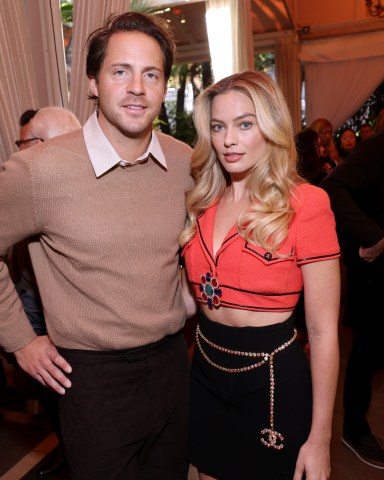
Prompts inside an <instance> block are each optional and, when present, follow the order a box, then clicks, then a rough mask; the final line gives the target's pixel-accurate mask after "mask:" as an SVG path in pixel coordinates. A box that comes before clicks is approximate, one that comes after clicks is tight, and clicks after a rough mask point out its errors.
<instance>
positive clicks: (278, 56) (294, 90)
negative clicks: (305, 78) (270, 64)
mask: <svg viewBox="0 0 384 480" xmlns="http://www.w3.org/2000/svg"><path fill="white" fill-rule="evenodd" d="M298 53H299V44H298V39H297V36H296V35H294V34H291V35H287V36H285V37H280V38H279V39H278V41H277V45H276V50H275V65H276V80H277V83H278V84H279V86H280V88H281V90H282V91H283V93H284V96H285V99H286V101H287V104H288V108H289V110H290V113H291V116H292V122H293V128H294V131H295V132H299V131H300V130H301V66H300V60H299V58H298Z"/></svg>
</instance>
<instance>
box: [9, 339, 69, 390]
mask: <svg viewBox="0 0 384 480" xmlns="http://www.w3.org/2000/svg"><path fill="white" fill-rule="evenodd" d="M14 354H15V357H16V360H17V362H18V364H19V365H20V367H21V368H22V369H23V370H25V371H26V372H27V373H28V374H29V375H31V376H32V377H33V378H34V379H36V380H37V381H39V382H40V383H42V384H43V385H45V386H46V387H49V388H51V389H52V390H54V391H55V392H57V393H59V394H60V395H64V394H65V388H70V387H71V385H72V384H71V382H70V380H69V379H68V378H67V377H66V376H65V375H64V372H65V373H71V372H72V367H71V366H70V365H69V363H68V362H67V361H66V360H65V359H64V358H63V357H62V356H61V355H60V354H59V352H58V351H57V349H56V347H55V346H54V345H53V343H52V342H51V341H50V339H49V337H48V336H46V335H43V336H39V337H36V338H35V339H34V340H33V341H32V342H30V343H28V344H27V345H25V346H24V347H23V348H20V350H17V351H16V352H14ZM64 387H65V388H64Z"/></svg>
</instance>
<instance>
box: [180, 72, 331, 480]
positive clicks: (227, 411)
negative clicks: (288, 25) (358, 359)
mask: <svg viewBox="0 0 384 480" xmlns="http://www.w3.org/2000/svg"><path fill="white" fill-rule="evenodd" d="M194 120H195V125H196V129H197V134H198V139H197V143H196V146H195V149H194V153H193V156H192V172H193V175H194V177H195V181H196V184H195V186H194V188H193V189H192V190H191V191H190V192H189V194H188V196H187V208H188V221H187V225H186V228H185V229H184V231H183V232H182V234H181V237H180V243H181V245H182V246H183V247H184V248H183V252H182V255H183V256H184V259H185V266H186V271H187V275H188V279H189V282H190V284H191V286H192V287H193V290H194V294H195V296H196V299H197V301H198V303H199V304H200V306H201V309H200V313H199V316H200V318H199V324H198V326H197V330H196V347H195V349H194V357H193V362H192V388H191V413H190V434H189V446H188V460H189V461H190V463H192V464H193V465H195V466H196V467H197V469H198V471H199V476H200V479H201V480H209V479H211V480H212V479H216V480H217V479H220V480H234V479H241V480H256V479H257V480H259V479H262V478H269V479H279V480H292V479H294V480H301V479H302V478H304V477H305V476H306V478H307V479H310V480H326V479H328V478H329V475H330V454H329V444H330V438H331V426H332V413H333V407H334V400H335V393H336V384H337V376H338V358H339V357H338V337H337V324H338V315H339V245H338V242H337V237H336V231H335V221H334V217H333V214H332V212H331V209H330V205H329V200H328V197H327V195H326V194H325V192H323V191H322V190H321V189H320V188H318V187H315V186H312V185H309V184H307V183H305V182H304V180H303V179H302V178H301V177H299V176H298V174H297V172H296V162H297V155H296V150H295V144H294V135H293V130H292V122H291V118H290V115H289V112H288V109H287V106H286V103H285V100H284V98H283V96H282V94H281V92H280V90H279V88H278V87H277V86H276V84H275V83H274V82H273V81H272V80H271V79H270V78H269V77H268V76H267V75H265V74H263V73H261V72H255V71H248V72H243V73H240V74H235V75H232V76H230V77H227V78H224V79H223V80H221V81H219V82H218V83H216V84H215V85H212V86H210V87H209V88H207V89H206V90H205V91H204V92H203V93H202V94H200V96H199V97H198V99H197V100H196V102H195V107H194ZM319 232H321V235H319ZM303 286H304V288H305V291H306V305H305V310H306V312H305V313H306V321H307V329H308V335H309V342H310V347H311V348H310V356H311V357H310V364H311V368H309V363H308V360H307V357H306V355H305V353H304V352H303V350H302V348H301V346H300V344H299V342H298V341H297V340H296V331H295V329H294V320H293V316H292V312H293V310H294V309H295V306H296V303H297V301H298V298H299V294H300V291H301V290H302V288H303ZM324 366H326V368H324Z"/></svg>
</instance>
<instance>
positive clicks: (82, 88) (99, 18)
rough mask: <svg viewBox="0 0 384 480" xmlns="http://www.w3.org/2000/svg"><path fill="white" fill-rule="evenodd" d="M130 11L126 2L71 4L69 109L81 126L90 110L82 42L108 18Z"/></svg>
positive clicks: (92, 0)
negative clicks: (72, 8) (114, 14)
mask: <svg viewBox="0 0 384 480" xmlns="http://www.w3.org/2000/svg"><path fill="white" fill-rule="evenodd" d="M129 9H130V1H129V0H108V2H106V1H105V0H81V1H75V2H74V10H73V30H72V68H71V93H70V99H69V108H70V110H72V111H73V112H74V113H75V115H76V116H77V117H78V119H79V120H80V122H81V123H82V124H83V123H84V122H85V121H86V120H87V118H88V117H89V116H90V115H91V113H92V112H93V110H94V104H93V103H92V101H91V100H87V95H88V92H89V89H88V78H87V76H86V74H85V64H86V53H87V52H86V50H85V48H84V46H85V43H86V40H87V38H88V36H89V34H90V33H91V32H93V31H94V30H96V29H97V28H99V27H101V26H102V25H103V23H104V21H105V20H106V19H107V18H108V16H109V15H110V14H113V13H123V12H127V11H129Z"/></svg>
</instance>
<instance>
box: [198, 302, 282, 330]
mask: <svg viewBox="0 0 384 480" xmlns="http://www.w3.org/2000/svg"><path fill="white" fill-rule="evenodd" d="M202 310H203V312H204V315H205V316H207V317H208V318H209V319H210V320H212V321H213V322H217V323H222V324H223V325H228V326H230V327H266V326H268V325H274V324H276V323H282V322H285V320H287V319H288V318H289V317H290V316H291V315H292V312H291V311H289V312H253V311H251V310H240V309H237V308H226V307H222V306H220V307H219V308H217V309H216V308H214V309H210V308H209V307H208V306H207V305H202Z"/></svg>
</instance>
